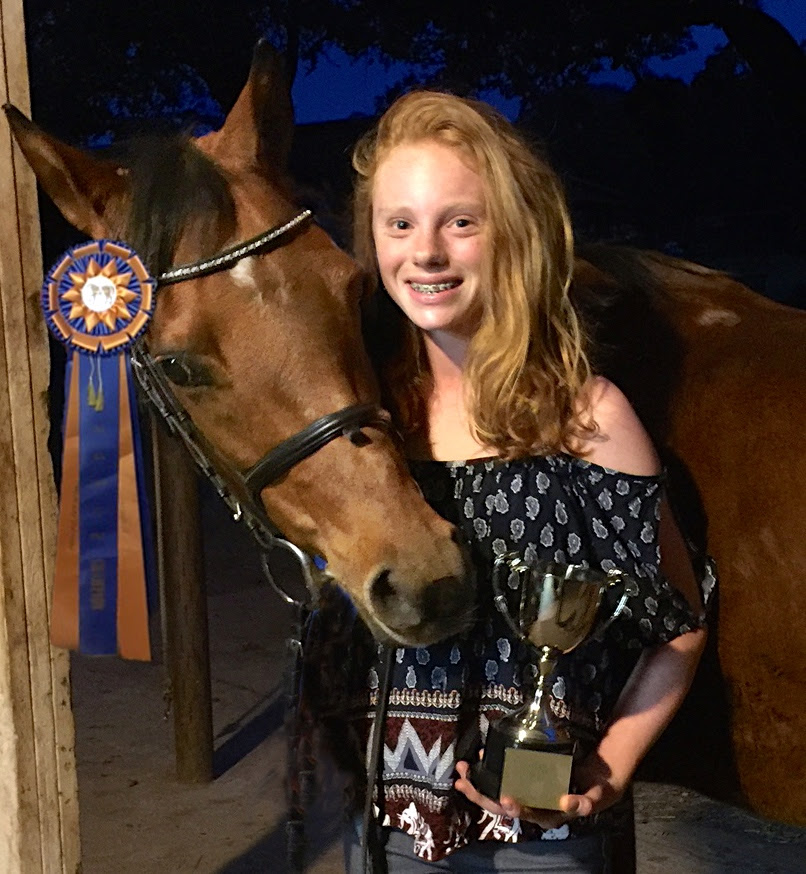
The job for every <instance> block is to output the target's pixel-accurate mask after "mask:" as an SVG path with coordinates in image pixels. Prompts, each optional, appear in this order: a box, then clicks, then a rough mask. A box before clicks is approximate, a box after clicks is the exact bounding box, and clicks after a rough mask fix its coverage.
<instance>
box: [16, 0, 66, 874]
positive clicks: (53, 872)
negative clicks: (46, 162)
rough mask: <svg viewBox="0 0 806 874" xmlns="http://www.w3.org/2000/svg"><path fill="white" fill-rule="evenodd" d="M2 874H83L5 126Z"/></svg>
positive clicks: (28, 227)
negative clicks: (53, 639) (54, 643)
mask: <svg viewBox="0 0 806 874" xmlns="http://www.w3.org/2000/svg"><path fill="white" fill-rule="evenodd" d="M23 22H24V19H23V5H22V0H0V55H1V58H0V59H1V60H2V63H0V102H2V103H6V102H12V103H14V104H15V105H16V106H18V107H19V108H20V109H22V110H23V111H25V112H30V100H29V95H28V69H27V62H26V55H25V30H24V23H23ZM0 203H1V204H2V205H3V208H2V210H0V302H1V303H0V461H2V476H0V871H2V872H3V874H35V872H36V874H38V872H43V874H74V872H77V871H78V870H79V866H80V862H79V834H78V800H77V798H78V794H77V786H76V771H75V754H74V730H73V716H72V711H71V708H70V681H69V658H68V654H67V652H65V651H56V650H53V649H51V647H50V643H49V639H48V627H49V610H50V592H51V586H52V578H51V577H52V569H53V560H54V556H55V544H56V491H55V487H54V482H53V470H52V465H51V462H50V458H49V456H48V450H47V436H48V429H49V427H50V423H49V421H48V410H47V393H48V379H49V373H48V371H49V355H48V344H47V336H46V330H45V322H44V319H43V317H42V314H41V311H40V309H39V289H40V287H41V284H42V261H41V249H40V234H39V214H38V210H37V203H36V183H35V180H34V176H33V173H32V172H31V171H30V170H29V169H28V165H27V164H26V163H25V160H24V158H23V157H22V155H21V154H20V152H19V151H18V150H17V149H16V146H14V145H13V143H12V138H11V132H10V130H9V128H8V126H7V125H6V124H5V121H4V120H3V121H0Z"/></svg>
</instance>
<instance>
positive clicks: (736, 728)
mask: <svg viewBox="0 0 806 874" xmlns="http://www.w3.org/2000/svg"><path fill="white" fill-rule="evenodd" d="M597 255H598V256H601V257H597ZM593 260H595V261H596V262H597V267H598V268H599V269H600V270H602V271H603V272H604V273H605V274H607V275H608V276H609V277H610V279H609V280H608V281H611V282H612V281H613V280H615V281H616V282H617V283H621V284H622V288H627V289H629V288H632V289H633V291H632V293H630V292H627V294H628V300H626V301H623V302H622V303H621V304H620V305H617V306H616V310H617V313H618V318H619V319H620V320H621V321H622V324H621V325H619V326H614V325H613V321H612V319H610V318H608V317H605V320H604V321H605V323H606V327H605V328H604V329H603V330H602V331H601V336H602V338H603V339H604V342H605V343H606V342H607V337H608V333H609V332H610V331H611V330H612V331H614V332H615V335H616V339H615V343H614V346H615V348H616V350H617V351H616V353H615V355H614V356H613V358H612V361H611V366H610V368H609V373H610V375H612V377H613V378H614V380H615V381H617V382H618V383H619V384H620V385H621V386H622V388H623V389H624V390H625V392H626V393H627V395H628V397H630V399H631V400H632V401H633V403H634V405H635V406H636V409H637V410H638V412H639V414H641V415H642V417H643V419H644V421H645V423H646V424H647V426H648V428H649V430H650V432H651V433H652V434H653V436H654V437H655V439H656V440H657V442H658V444H659V445H660V446H661V447H666V449H667V451H668V452H669V453H670V456H669V462H670V467H669V469H670V478H671V484H670V487H671V491H672V495H673V497H675V495H677V498H678V500H677V505H678V507H677V509H678V512H679V514H680V515H681V517H682V518H683V521H684V527H688V528H689V529H690V530H692V531H694V532H697V528H698V527H700V528H701V529H702V525H703V523H704V524H705V525H707V531H705V530H704V529H702V530H700V531H699V532H698V534H697V539H699V540H701V541H704V540H705V539H706V535H707V549H708V551H709V552H710V553H711V554H712V555H713V556H714V558H715V559H716V562H717V567H718V571H719V594H718V608H719V609H718V618H717V621H716V627H715V635H713V636H714V637H715V641H714V642H715V644H716V645H715V655H716V659H715V663H714V664H710V665H709V663H708V660H707V659H706V661H705V664H704V665H703V670H702V671H701V676H700V677H699V678H698V682H699V683H700V685H701V687H702V688H700V689H699V690H698V689H696V688H695V690H694V695H693V698H692V701H694V702H700V704H701V707H699V708H698V707H697V706H690V707H688V708H687V709H686V710H685V712H684V715H683V718H684V719H685V720H686V721H687V722H688V725H687V726H686V731H685V733H684V735H683V734H682V733H681V735H680V737H684V738H685V741H684V742H685V750H684V755H685V757H686V758H688V759H689V761H688V763H687V766H688V769H689V772H690V773H693V775H694V777H695V779H696V781H697V782H698V784H699V788H702V789H706V790H707V791H709V792H711V793H712V794H723V795H724V794H726V791H729V790H730V788H731V787H726V786H725V785H724V783H722V785H719V783H720V782H721V778H720V780H719V781H718V780H717V777H716V770H717V769H716V759H717V758H721V759H723V760H724V759H725V758H726V753H727V754H728V758H730V759H732V762H731V765H732V767H733V768H734V769H735V777H736V778H737V779H738V788H739V790H740V794H741V797H742V798H743V800H744V801H745V802H746V803H748V804H749V805H750V807H752V808H753V809H754V810H755V811H756V812H759V813H761V814H764V815H767V816H770V817H773V818H775V819H780V820H785V821H790V822H794V823H799V824H806V684H804V681H803V669H804V665H806V625H805V624H804V623H803V622H802V621H801V617H802V616H803V615H804V614H806V586H804V585H803V580H802V577H803V573H804V568H806V513H804V510H803V495H804V492H806V453H804V452H803V450H802V448H801V446H800V444H801V441H802V434H803V429H804V425H806V393H805V392H804V387H806V313H803V312H800V311H798V310H794V309H790V308H789V307H785V306H782V305H780V304H777V303H774V302H772V301H769V300H767V299H765V298H763V297H761V296H760V295H757V294H755V293H754V292H752V291H750V290H749V289H748V288H746V287H745V286H743V285H742V284H740V283H739V282H736V281H734V280H733V279H731V278H730V277H729V276H727V275H725V274H724V273H720V272H717V271H713V270H708V269H707V268H703V267H700V266H698V265H694V264H690V263H688V262H684V261H680V260H678V259H673V258H667V257H664V256H662V255H659V254H657V253H642V254H637V253H626V254H625V253H622V255H621V256H619V255H618V253H606V252H605V253H603V252H601V251H599V252H598V253H596V254H595V255H594V259H593ZM625 280H626V281H625ZM605 284H607V282H606V283H605ZM605 294H606V295H607V294H608V292H607V290H605ZM686 523H687V524H686ZM720 683H723V684H724V691H725V693H726V700H725V705H726V707H725V708H724V709H722V710H720V708H719V707H717V706H716V705H715V703H714V699H715V698H718V697H719V696H720V693H721V691H722V690H721V689H720V685H719V684H720ZM709 699H710V700H709ZM709 720H725V724H724V725H722V726H715V725H713V724H708V721H709ZM709 737H710V738H714V737H716V738H720V739H722V740H721V741H720V742H724V740H727V741H728V743H729V744H730V749H729V750H724V749H722V750H719V749H713V748H712V747H711V746H710V744H709V740H708V738H709ZM667 776H668V777H671V778H672V779H674V778H675V776H677V777H678V778H679V773H678V774H677V775H675V773H674V772H671V773H668V772H667Z"/></svg>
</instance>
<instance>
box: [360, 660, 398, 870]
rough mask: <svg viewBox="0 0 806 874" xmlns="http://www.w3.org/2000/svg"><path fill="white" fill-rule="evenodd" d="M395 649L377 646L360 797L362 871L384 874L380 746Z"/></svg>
mask: <svg viewBox="0 0 806 874" xmlns="http://www.w3.org/2000/svg"><path fill="white" fill-rule="evenodd" d="M394 655H395V650H394V648H393V647H391V646H383V647H382V648H381V682H380V686H379V688H378V700H377V702H376V704H375V719H374V721H373V723H372V744H371V747H370V755H369V765H368V766H367V794H366V798H365V799H364V819H363V827H362V829H361V850H362V854H363V859H364V874H387V870H388V869H387V865H386V848H385V844H386V841H385V840H384V835H383V809H384V806H385V805H384V788H383V747H384V735H385V733H386V732H385V727H386V710H387V707H388V705H389V690H390V688H391V685H392V666H393V664H394ZM373 781H374V782H375V788H376V793H377V802H378V815H377V816H373V812H372V783H373Z"/></svg>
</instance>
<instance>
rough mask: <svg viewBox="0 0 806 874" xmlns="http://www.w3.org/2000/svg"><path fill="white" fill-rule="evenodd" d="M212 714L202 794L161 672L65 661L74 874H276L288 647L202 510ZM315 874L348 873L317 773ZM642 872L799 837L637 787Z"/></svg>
mask: <svg viewBox="0 0 806 874" xmlns="http://www.w3.org/2000/svg"><path fill="white" fill-rule="evenodd" d="M205 530H206V532H207V542H208V543H209V546H208V548H207V550H206V551H207V555H206V562H207V576H208V595H209V615H210V646H211V664H212V691H213V713H214V735H215V753H214V767H215V770H216V773H217V774H218V775H219V776H217V777H216V779H215V780H214V781H213V782H212V783H209V784H205V785H187V784H180V783H178V782H177V781H176V779H175V776H174V759H173V729H172V724H171V720H170V714H169V712H168V706H167V702H166V700H165V679H164V677H165V674H164V666H163V664H162V663H161V659H160V658H159V653H157V659H156V660H155V661H154V662H153V663H150V664H140V663H132V662H123V661H120V660H118V659H111V658H91V657H86V656H78V655H76V656H74V657H73V662H72V680H73V697H74V712H75V719H76V747H77V758H78V777H79V800H80V805H81V843H82V858H83V874H174V872H176V874H190V872H193V874H248V872H271V874H283V872H285V871H286V870H287V866H286V862H285V850H284V845H285V844H284V842H285V821H284V810H285V808H284V797H283V772H284V757H285V741H284V735H283V727H282V722H283V707H284V701H283V694H282V690H281V682H280V681H281V675H282V671H283V666H284V637H285V634H286V633H287V630H288V628H289V617H288V615H287V612H286V608H285V607H283V606H282V605H281V604H280V602H279V599H278V598H277V596H276V595H274V594H273V593H272V592H270V591H269V589H268V588H267V587H266V585H265V584H264V583H263V582H262V579H261V576H260V572H259V569H258V566H257V562H256V560H255V556H254V553H253V551H252V549H251V545H250V543H249V542H248V540H247V538H246V536H245V533H244V532H243V531H241V530H240V529H238V528H236V527H235V526H234V525H232V524H231V523H230V522H229V520H228V519H226V517H225V516H224V515H223V511H222V509H221V508H219V507H218V505H217V504H213V503H212V502H210V501H205ZM320 771H321V773H320V775H319V792H318V798H317V800H316V802H315V805H314V807H313V808H312V809H311V811H310V814H309V817H308V824H307V839H308V858H309V867H308V871H309V872H310V874H337V872H342V871H343V864H342V858H341V847H340V837H339V832H340V825H341V817H342V815H343V814H342V795H341V788H340V779H339V777H338V775H337V774H336V773H334V771H333V770H332V769H329V768H327V767H324V766H323V767H322V768H321V769H320ZM636 805H637V816H636V821H637V841H638V874H728V872H730V874H734V872H738V874H801V872H806V829H798V828H793V827H788V826H783V825H780V824H776V823H770V822H767V821H765V820H761V819H759V818H757V817H754V816H752V815H750V814H748V813H746V812H744V811H741V810H739V809H737V808H733V807H729V806H727V805H724V804H720V803H717V802H715V801H712V800H710V799H708V798H706V797H704V796H702V795H699V794H697V793H694V792H691V791H688V790H685V789H681V788H680V787H676V786H666V785H658V784H650V783H639V784H638V785H637V786H636Z"/></svg>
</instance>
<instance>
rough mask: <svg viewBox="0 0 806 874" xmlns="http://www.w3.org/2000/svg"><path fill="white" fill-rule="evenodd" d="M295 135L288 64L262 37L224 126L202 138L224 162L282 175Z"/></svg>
mask: <svg viewBox="0 0 806 874" xmlns="http://www.w3.org/2000/svg"><path fill="white" fill-rule="evenodd" d="M293 135H294V108H293V106H292V103H291V83H290V82H289V81H288V76H287V74H286V71H285V64H284V63H283V59H282V58H281V57H280V56H279V55H278V54H277V52H275V50H274V49H273V48H272V47H271V45H270V44H269V43H268V42H266V40H260V42H258V44H257V46H256V47H255V53H254V55H253V57H252V67H251V69H250V71H249V78H248V79H247V82H246V85H245V86H244V88H243V90H242V91H241V93H240V96H239V97H238V99H237V100H236V101H235V105H234V106H233V107H232V109H231V110H230V113H229V115H228V116H227V118H226V121H225V122H224V126H223V127H222V128H221V130H220V131H218V132H216V133H213V134H208V135H207V136H206V137H202V139H203V140H207V141H208V144H209V147H210V151H211V152H213V153H215V155H216V157H218V158H219V160H221V161H222V162H226V161H227V160H230V161H234V162H235V163H237V164H240V165H242V166H243V165H249V164H255V163H258V164H260V165H262V167H263V168H264V169H266V170H269V171H272V172H274V173H276V174H280V175H282V174H283V173H285V170H286V165H287V163H288V154H289V152H290V151H291V140H292V138H293Z"/></svg>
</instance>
